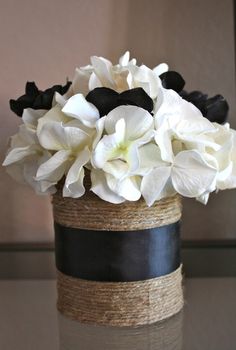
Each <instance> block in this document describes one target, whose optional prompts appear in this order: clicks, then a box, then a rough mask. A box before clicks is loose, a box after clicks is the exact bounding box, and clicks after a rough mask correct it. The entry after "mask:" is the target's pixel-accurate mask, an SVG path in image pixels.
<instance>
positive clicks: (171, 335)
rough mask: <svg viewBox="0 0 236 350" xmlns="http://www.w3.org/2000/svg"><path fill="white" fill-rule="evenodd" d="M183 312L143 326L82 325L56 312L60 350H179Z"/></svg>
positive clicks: (180, 346) (180, 347)
mask: <svg viewBox="0 0 236 350" xmlns="http://www.w3.org/2000/svg"><path fill="white" fill-rule="evenodd" d="M182 326H183V312H180V313H178V314H177V315H175V316H173V317H171V318H169V319H167V320H165V321H162V322H157V323H155V324H152V325H149V326H142V327H137V328H133V327H122V328H120V327H105V326H95V325H88V324H82V323H79V322H77V321H74V320H70V319H69V318H66V317H64V316H63V315H61V314H60V313H58V327H59V337H60V348H59V349H60V350H181V349H182V338H183V332H182V328H183V327H182Z"/></svg>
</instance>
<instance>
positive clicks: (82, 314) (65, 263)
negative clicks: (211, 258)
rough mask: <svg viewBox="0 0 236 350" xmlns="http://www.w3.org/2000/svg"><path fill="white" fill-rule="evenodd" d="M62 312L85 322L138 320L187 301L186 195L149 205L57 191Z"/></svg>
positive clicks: (132, 322) (140, 322) (162, 314)
mask: <svg viewBox="0 0 236 350" xmlns="http://www.w3.org/2000/svg"><path fill="white" fill-rule="evenodd" d="M53 212H54V222H55V254H56V267H57V271H58V275H57V287H58V302H57V306H58V310H59V311H60V312H61V313H63V314H64V315H65V316H68V317H70V318H72V319H75V320H78V321H80V322H84V323H90V324H100V325H112V326H138V325H144V324H151V323H154V322H157V321H160V320H163V319H165V318H168V317H170V316H172V315H174V314H176V313H177V312H178V311H180V310H181V308H182V306H183V291H182V273H181V267H182V266H181V258H180V218H181V198H180V196H178V195H175V196H172V197H168V198H165V199H162V200H160V201H157V202H155V203H154V205H153V206H151V207H147V205H146V203H145V202H144V200H142V199H140V200H139V201H137V202H124V203H121V204H111V203H108V202H105V201H103V200H101V199H100V198H98V197H97V196H96V195H95V194H94V193H92V192H91V191H87V192H86V194H85V195H84V196H83V197H81V198H78V199H73V198H63V197H62V195H61V192H60V191H58V192H57V193H56V194H55V195H54V196H53Z"/></svg>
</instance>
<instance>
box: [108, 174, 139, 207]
mask: <svg viewBox="0 0 236 350" xmlns="http://www.w3.org/2000/svg"><path fill="white" fill-rule="evenodd" d="M106 179H107V184H108V187H109V188H110V189H111V190H112V191H113V192H115V193H116V194H117V195H119V196H121V197H123V198H125V199H126V200H128V201H137V200H139V198H140V197H141V192H140V180H139V177H138V176H132V177H126V178H124V179H121V180H119V179H116V178H115V177H114V176H112V175H110V174H106Z"/></svg>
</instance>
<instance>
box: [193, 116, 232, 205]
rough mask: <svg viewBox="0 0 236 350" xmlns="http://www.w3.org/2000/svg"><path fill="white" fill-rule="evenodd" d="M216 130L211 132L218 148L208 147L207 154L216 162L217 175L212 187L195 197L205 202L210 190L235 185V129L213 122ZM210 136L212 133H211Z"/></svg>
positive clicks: (223, 188)
mask: <svg viewBox="0 0 236 350" xmlns="http://www.w3.org/2000/svg"><path fill="white" fill-rule="evenodd" d="M213 124H214V126H215V128H216V130H217V132H216V133H214V134H213V136H214V141H215V142H216V143H217V144H218V146H219V149H218V150H217V151H215V150H214V149H211V148H209V149H208V155H209V156H210V157H212V158H213V159H214V161H215V162H216V164H217V176H216V179H215V183H214V184H213V185H212V188H211V189H210V190H208V191H206V192H205V193H204V194H203V195H201V196H199V197H198V198H197V199H198V200H199V201H200V202H202V203H204V204H206V203H207V200H208V198H209V194H210V192H213V191H218V190H225V189H232V188H235V187H236V131H235V130H233V129H230V127H229V124H225V125H219V124H217V123H213ZM211 136H212V135H211Z"/></svg>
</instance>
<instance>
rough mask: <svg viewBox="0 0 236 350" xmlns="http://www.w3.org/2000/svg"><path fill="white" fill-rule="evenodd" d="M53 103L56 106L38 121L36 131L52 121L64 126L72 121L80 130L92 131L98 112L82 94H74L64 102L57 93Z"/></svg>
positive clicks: (63, 98)
mask: <svg viewBox="0 0 236 350" xmlns="http://www.w3.org/2000/svg"><path fill="white" fill-rule="evenodd" d="M55 101H56V102H57V104H56V105H55V106H54V107H52V108H51V109H50V110H49V111H48V112H47V113H45V115H44V116H43V118H41V119H39V122H38V131H39V130H40V129H41V128H42V126H43V124H45V123H47V122H52V121H53V122H59V123H64V124H65V123H68V122H72V121H74V122H76V123H77V125H79V126H80V127H81V128H82V129H87V130H89V128H90V129H93V130H94V128H95V125H96V122H97V120H98V119H99V112H98V110H97V108H96V107H95V106H94V105H93V104H92V103H90V102H88V101H86V99H85V97H84V96H83V95H82V94H76V95H74V96H72V97H70V98H69V99H68V100H66V99H65V97H63V96H61V95H60V94H58V93H57V94H56V95H55ZM91 131H92V130H91Z"/></svg>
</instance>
